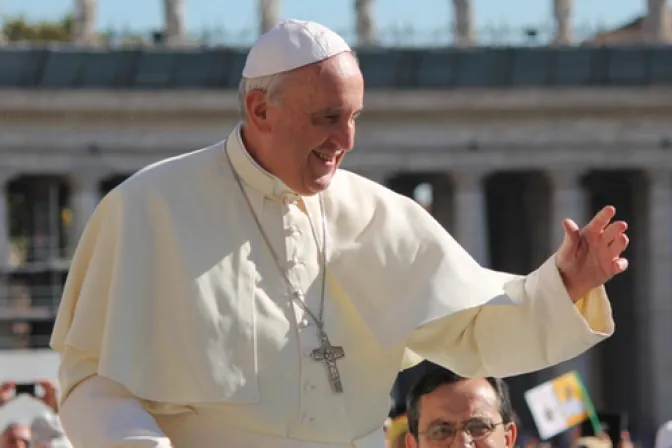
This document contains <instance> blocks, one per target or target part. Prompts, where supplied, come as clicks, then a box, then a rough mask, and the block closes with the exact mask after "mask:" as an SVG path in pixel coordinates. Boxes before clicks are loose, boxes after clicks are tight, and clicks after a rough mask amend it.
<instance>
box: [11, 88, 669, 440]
mask: <svg viewBox="0 0 672 448" xmlns="http://www.w3.org/2000/svg"><path fill="white" fill-rule="evenodd" d="M365 107H366V111H365V114H364V115H363V117H362V118H361V121H360V122H359V125H358V128H357V132H358V134H357V147H356V149H355V150H354V151H353V152H352V153H351V154H349V155H348V157H346V159H345V162H344V168H346V169H351V170H353V171H355V172H359V173H361V174H363V175H365V176H367V177H370V178H371V179H373V180H375V181H377V182H380V183H382V184H385V185H387V186H389V187H390V188H392V189H394V190H396V191H398V192H400V193H401V194H406V195H409V196H412V195H414V194H415V192H416V191H417V188H418V186H420V185H424V186H430V187H431V191H432V200H431V202H430V203H428V204H427V206H428V207H429V209H430V210H431V212H432V214H433V215H434V216H435V217H436V219H437V220H438V221H439V222H440V223H442V224H443V225H444V226H445V227H446V228H447V229H448V230H449V231H450V232H451V233H452V234H453V235H454V236H455V238H456V239H457V240H458V241H459V242H460V243H461V244H462V245H463V246H464V247H465V248H466V249H467V250H468V251H469V252H471V254H472V255H473V256H474V257H475V258H476V259H477V260H478V261H480V262H481V263H482V264H483V265H485V266H488V267H490V268H493V269H498V270H506V271H510V272H516V273H527V272H529V271H531V270H533V269H535V268H536V267H537V266H538V265H539V264H540V263H542V262H543V261H544V260H545V259H546V258H547V257H548V256H550V254H551V253H552V251H553V250H554V248H555V247H556V246H557V245H558V244H559V242H560V240H561V237H562V228H561V225H560V222H561V220H562V219H563V218H565V217H572V218H574V219H575V220H576V221H577V222H579V223H580V224H583V223H585V222H586V220H587V219H588V218H589V217H590V216H591V215H592V213H593V212H595V211H596V210H597V209H599V208H601V207H602V206H603V205H605V204H607V203H611V204H614V205H615V206H616V207H617V210H618V214H619V217H621V218H624V219H626V220H628V221H629V223H630V232H629V233H630V236H631V240H632V244H631V246H630V248H629V249H628V251H627V256H628V258H629V259H630V260H631V269H630V270H629V271H628V272H627V273H625V274H623V275H622V276H620V277H618V278H617V279H615V280H613V281H612V282H611V283H610V284H609V285H608V291H609V293H610V295H611V300H612V306H613V308H614V313H615V316H616V321H617V331H616V334H615V336H614V337H613V338H611V339H610V340H609V341H607V342H605V343H604V344H602V345H601V346H600V347H598V348H596V349H594V350H592V351H591V352H590V353H588V354H587V355H585V356H582V357H580V358H578V359H575V360H572V361H570V362H568V363H567V364H565V365H562V366H558V367H557V368H555V369H552V370H550V371H548V372H539V373H535V374H530V375H524V376H521V377H517V378H513V379H511V384H512V385H513V387H514V390H516V391H518V392H522V391H523V390H525V389H526V388H528V387H530V386H532V385H534V384H536V383H537V382H539V381H541V380H543V379H545V378H549V377H550V376H553V375H555V374H558V373H561V372H564V371H566V370H568V369H572V368H575V369H578V370H579V371H580V372H581V373H582V374H583V376H584V377H585V378H586V379H587V383H588V387H589V389H590V391H591V393H592V395H593V396H594V398H595V401H596V403H597V406H598V407H599V408H605V409H618V410H626V411H628V412H629V413H630V416H631V420H632V421H633V424H634V431H635V432H637V431H641V432H642V433H643V434H650V433H651V432H652V430H653V428H654V427H655V426H656V425H657V424H659V423H661V422H663V421H665V420H669V419H672V382H671V381H670V374H671V373H672V351H671V350H669V345H670V341H672V300H671V297H670V296H671V294H672V275H670V273H672V127H671V126H670V123H672V89H670V88H669V87H665V86H653V87H651V86H650V87H648V88H639V87H632V86H630V87H628V86H616V87H599V86H584V87H563V88H557V87H555V88H552V87H544V86H537V87H528V88H525V89H516V88H500V89H495V88H490V89H434V90H430V89H428V88H416V89H414V90H408V89H405V90H400V89H396V88H384V87H381V86H379V88H376V89H372V90H370V91H369V92H368V93H367V96H366V101H365ZM237 114H238V104H237V95H236V93H235V92H234V91H232V90H228V89H223V90H167V89H159V90H147V89H136V90H125V89H124V90H105V89H102V90H101V89H98V90H81V89H80V90H70V89H66V90H61V91H58V90H36V89H22V88H19V87H16V88H5V89H4V90H1V91H0V117H1V118H0V279H1V280H0V296H1V298H0V316H4V317H3V319H2V322H1V323H0V327H2V328H1V330H0V331H1V332H2V334H0V336H2V341H3V344H4V346H5V347H8V346H17V344H19V345H20V344H24V345H26V344H27V345H29V346H40V345H44V344H45V343H46V338H47V337H48V333H49V331H50V326H51V325H52V324H53V320H52V319H53V313H54V310H55V306H56V305H57V304H58V300H59V296H60V288H61V287H62V282H63V280H64V278H65V275H66V273H67V269H68V260H69V258H70V257H71V255H72V253H73V251H74V250H75V247H76V243H77V239H78V237H79V235H80V234H81V232H82V230H83V228H84V226H85V224H86V222H87V219H88V218H89V216H90V215H91V213H92V212H93V210H94V209H95V207H96V205H97V203H98V201H99V200H100V198H101V196H102V195H103V194H105V193H106V192H107V191H109V189H111V188H113V187H114V186H115V185H117V184H118V183H119V182H120V181H122V180H123V179H124V178H125V177H126V176H128V175H130V174H132V173H133V172H135V171H137V170H138V169H140V168H142V167H144V166H146V165H148V164H150V163H153V162H155V161H157V160H159V159H162V158H165V157H170V156H173V155H176V154H180V153H184V152H187V151H191V150H195V149H199V148H202V147H205V146H207V145H210V144H212V143H214V142H217V141H219V140H221V139H223V138H224V137H225V136H226V135H227V133H228V131H229V129H231V128H232V127H233V126H234V125H235V124H236V122H237V119H238V115H237ZM524 407H525V406H524V404H519V408H520V409H522V408H524ZM522 417H523V419H524V420H525V419H526V418H527V419H528V420H529V416H527V417H526V416H525V415H523V416H522Z"/></svg>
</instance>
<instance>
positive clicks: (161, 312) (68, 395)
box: [51, 20, 628, 448]
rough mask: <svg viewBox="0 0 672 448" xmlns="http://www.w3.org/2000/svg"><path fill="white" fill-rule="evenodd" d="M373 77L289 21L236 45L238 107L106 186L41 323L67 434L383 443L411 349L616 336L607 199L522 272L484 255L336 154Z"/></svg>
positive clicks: (101, 443)
mask: <svg viewBox="0 0 672 448" xmlns="http://www.w3.org/2000/svg"><path fill="white" fill-rule="evenodd" d="M363 93H364V85H363V80H362V74H361V72H360V70H359V68H358V64H357V61H356V59H355V57H354V56H353V54H352V52H351V49H350V48H349V47H348V45H347V44H346V42H345V41H344V40H343V39H342V38H341V37H339V36H338V35H337V34H335V33H334V32H332V31H330V30H329V29H327V28H324V27H323V26H321V25H318V24H316V23H313V22H303V21H294V20H289V21H285V22H282V23H281V24H279V25H278V26H276V27H275V28H273V29H271V30H270V31H269V32H268V33H266V34H265V35H263V36H262V37H260V38H259V40H258V41H257V42H256V43H255V45H254V46H253V48H252V49H251V51H250V53H249V55H248V58H247V63H246V66H245V68H244V71H243V80H242V82H241V103H242V104H241V106H242V110H243V113H244V120H243V121H242V123H241V125H240V126H238V127H236V128H235V129H233V131H232V132H231V134H230V135H229V136H228V137H227V138H226V139H225V140H223V141H222V142H220V143H217V144H215V145H213V146H211V147H209V148H205V149H202V150H199V151H196V152H192V153H189V154H185V155H182V156H179V157H175V158H171V159H169V160H165V161H162V162H159V163H156V164H154V165H152V166H150V167H148V168H146V169H143V170H142V171H140V172H139V173H137V174H135V175H134V176H132V177H131V178H129V179H128V180H127V181H125V182H124V183H123V184H121V185H120V186H119V187H117V188H116V189H114V190H113V191H112V192H110V193H109V194H108V195H107V196H106V197H105V198H103V200H102V201H101V203H100V205H99V206H98V208H97V209H96V211H95V213H94V214H93V216H92V217H91V220H90V222H89V223H88V226H87V228H86V230H85V232H84V234H83V236H82V239H81V241H80V243H79V246H78V248H77V252H76V254H75V256H74V259H73V262H72V266H71V269H70V274H69V276H68V280H67V282H66V286H65V292H64V295H63V299H62V302H61V305H60V309H59V312H58V318H57V320H56V325H55V328H54V332H53V335H52V339H51V345H52V347H53V348H54V349H55V350H57V351H58V352H59V353H60V354H61V355H62V363H61V368H60V381H61V389H62V398H61V414H60V417H61V421H62V423H63V426H64V428H65V430H66V432H67V434H68V437H69V438H70V440H71V441H72V443H73V445H74V446H75V447H76V448H112V447H115V448H132V447H133V448H141V447H142V448H145V447H147V448H149V447H153V448H158V447H175V448H187V447H188V448H191V447H198V448H222V447H224V448H233V447H236V448H241V447H245V448H256V447H274V448H289V447H291V448H296V447H299V448H318V447H331V448H333V447H356V448H378V447H382V446H383V430H382V423H383V421H384V419H385V417H386V414H387V412H388V410H389V406H390V399H389V393H390V388H391V386H392V384H393V383H394V379H395V376H396V374H397V373H398V371H399V370H400V368H401V366H402V360H403V359H404V358H405V354H407V353H411V354H413V355H414V356H416V355H417V356H419V357H422V358H426V359H429V360H431V361H434V362H436V363H438V364H441V365H443V366H446V367H448V368H450V369H452V370H454V371H456V372H458V373H460V374H462V375H467V376H489V375H491V376H498V377H502V376H508V375H513V374H520V373H523V372H529V371H534V370H538V369H542V368H545V367H548V366H551V365H553V364H556V363H559V362H562V361H564V360H567V359H569V358H572V357H574V356H577V355H579V354H580V353H582V352H584V351H585V350H587V349H589V348H590V347H592V346H593V345H595V344H596V343H598V342H599V341H601V340H603V339H605V338H606V337H608V336H609V335H611V334H612V332H613V331H614V322H613V320H612V314H611V308H610V305H609V302H608V299H607V296H606V294H605V290H604V287H603V284H604V283H605V282H606V281H608V280H609V279H610V278H611V277H613V276H614V275H616V274H618V273H620V272H622V271H623V270H625V269H626V267H627V262H626V260H625V259H623V258H621V257H620V255H621V253H622V251H623V250H624V249H625V247H626V246H627V244H628V239H627V237H626V235H625V234H624V232H625V230H626V224H625V223H624V222H618V221H615V222H613V221H612V218H613V217H614V213H615V210H614V209H613V207H606V208H605V209H604V210H602V211H601V212H599V213H598V214H597V215H596V216H595V218H594V219H593V220H592V221H591V222H590V223H589V224H587V225H586V227H584V228H582V229H579V228H578V227H577V225H576V224H575V223H574V222H573V221H571V220H569V219H567V220H565V221H564V222H563V225H564V229H565V232H566V239H565V241H564V242H563V244H562V245H561V247H560V248H559V250H558V252H556V253H555V254H553V255H552V256H551V257H550V258H549V259H548V261H547V262H545V263H544V264H543V265H542V266H541V267H540V268H539V269H538V270H536V271H534V272H532V273H531V274H529V275H527V276H524V277H523V276H515V275H510V274H506V273H500V272H494V271H490V270H487V269H485V268H482V267H480V266H479V265H478V264H477V263H476V262H475V261H474V260H473V259H472V258H471V257H470V256H469V255H468V254H467V253H466V252H465V251H464V250H463V249H462V248H461V247H460V246H459V245H458V244H457V242H455V240H454V239H453V238H452V237H451V236H450V235H449V234H448V233H447V232H446V231H445V230H444V229H443V228H442V227H441V226H440V225H439V224H438V223H437V222H436V221H435V220H434V219H433V218H432V217H431V216H430V215H429V214H428V213H426V212H425V210H423V209H422V207H420V206H419V205H417V204H416V203H415V202H413V201H412V200H411V199H408V198H406V197H403V196H401V195H398V194H396V193H394V192H392V191H390V190H388V189H386V188H385V187H383V186H381V185H378V184H376V183H374V182H371V181H370V180H367V179H365V178H363V177H360V176H357V175H355V174H353V173H350V172H347V171H344V170H340V169H338V167H339V165H340V163H341V161H342V159H343V157H344V156H345V154H346V153H347V152H348V151H349V150H351V149H352V148H353V146H354V138H355V122H356V119H357V117H358V116H359V114H360V112H361V111H362V108H363Z"/></svg>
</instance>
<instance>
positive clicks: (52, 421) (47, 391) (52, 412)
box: [0, 380, 72, 448]
mask: <svg viewBox="0 0 672 448" xmlns="http://www.w3.org/2000/svg"><path fill="white" fill-rule="evenodd" d="M21 396H29V397H31V398H32V399H33V400H36V401H38V402H40V403H42V404H43V405H44V413H43V414H41V415H39V416H37V417H35V418H34V419H33V421H32V422H31V423H30V424H29V425H26V424H22V423H9V424H8V425H6V426H5V427H4V428H3V429H2V434H1V435H0V448H72V447H71V445H70V442H69V441H68V439H67V437H66V436H65V433H64V431H63V427H62V426H61V423H60V420H59V418H58V390H57V388H56V385H55V384H54V383H53V382H52V381H49V380H43V381H37V382H35V383H18V382H11V381H10V382H6V383H3V384H1V385H0V410H8V411H10V412H11V409H3V408H5V407H9V406H11V402H12V401H13V400H15V399H17V398H19V397H21Z"/></svg>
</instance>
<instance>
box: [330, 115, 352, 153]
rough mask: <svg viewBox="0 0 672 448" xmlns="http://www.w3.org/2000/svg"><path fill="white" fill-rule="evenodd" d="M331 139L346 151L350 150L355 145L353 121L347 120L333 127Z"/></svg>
mask: <svg viewBox="0 0 672 448" xmlns="http://www.w3.org/2000/svg"><path fill="white" fill-rule="evenodd" d="M332 140H333V141H334V142H335V143H336V144H337V145H338V147H339V148H342V149H344V150H346V151H350V150H351V149H352V148H353V147H354V146H355V122H354V121H348V122H346V123H341V124H339V125H338V126H337V127H335V128H334V130H333V132H332Z"/></svg>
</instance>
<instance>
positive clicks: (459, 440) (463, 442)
mask: <svg viewBox="0 0 672 448" xmlns="http://www.w3.org/2000/svg"><path fill="white" fill-rule="evenodd" d="M473 446H474V439H472V438H471V436H470V435H469V434H467V432H466V431H464V430H460V431H457V434H455V437H454V438H453V443H452V444H451V448H472V447H473Z"/></svg>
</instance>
